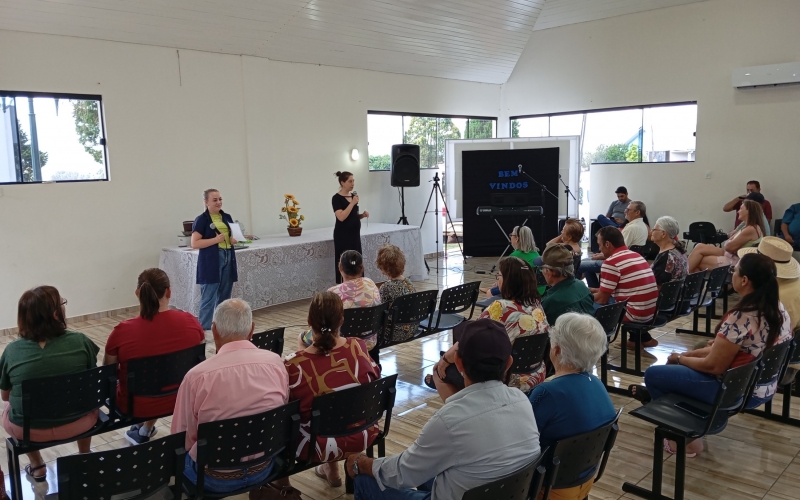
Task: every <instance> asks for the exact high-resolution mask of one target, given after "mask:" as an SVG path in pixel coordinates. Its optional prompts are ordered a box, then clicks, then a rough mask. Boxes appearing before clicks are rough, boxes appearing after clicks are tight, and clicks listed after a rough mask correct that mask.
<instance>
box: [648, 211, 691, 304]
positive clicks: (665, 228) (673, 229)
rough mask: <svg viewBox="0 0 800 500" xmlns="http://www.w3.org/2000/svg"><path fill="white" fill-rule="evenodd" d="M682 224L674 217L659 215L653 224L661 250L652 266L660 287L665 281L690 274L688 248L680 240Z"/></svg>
mask: <svg viewBox="0 0 800 500" xmlns="http://www.w3.org/2000/svg"><path fill="white" fill-rule="evenodd" d="M680 230H681V229H680V226H679V225H678V221H677V220H675V218H674V217H670V216H668V215H666V216H664V217H659V219H658V220H657V221H656V225H655V226H653V231H652V238H651V239H652V240H653V243H655V244H656V245H658V248H659V252H658V256H656V258H655V260H654V261H653V263H652V264H651V265H650V268H651V269H652V270H653V274H654V275H655V276H656V284H657V285H658V288H661V285H663V284H664V283H669V282H670V281H673V280H679V279H681V278H684V277H686V275H687V274H689V259H687V257H686V248H684V246H683V243H681V242H680V241H678V235H679V234H680Z"/></svg>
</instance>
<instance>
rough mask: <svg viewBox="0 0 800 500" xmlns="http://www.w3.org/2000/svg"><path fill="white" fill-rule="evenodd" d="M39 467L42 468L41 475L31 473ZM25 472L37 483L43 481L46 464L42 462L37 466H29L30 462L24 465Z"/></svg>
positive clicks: (45, 478)
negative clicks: (42, 472)
mask: <svg viewBox="0 0 800 500" xmlns="http://www.w3.org/2000/svg"><path fill="white" fill-rule="evenodd" d="M40 469H44V474H42V475H41V476H35V475H33V473H34V472H36V471H37V470H40ZM25 474H27V475H29V476H30V477H32V478H33V480H34V481H36V482H37V483H43V482H45V481H47V464H42V465H39V466H37V467H31V464H28V465H26V466H25Z"/></svg>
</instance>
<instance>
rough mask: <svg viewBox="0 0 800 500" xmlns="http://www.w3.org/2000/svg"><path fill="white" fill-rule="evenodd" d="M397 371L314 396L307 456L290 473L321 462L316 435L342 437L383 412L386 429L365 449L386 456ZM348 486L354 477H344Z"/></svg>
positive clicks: (369, 424) (349, 488)
mask: <svg viewBox="0 0 800 500" xmlns="http://www.w3.org/2000/svg"><path fill="white" fill-rule="evenodd" d="M396 386H397V374H394V375H390V376H388V377H382V378H380V379H378V380H375V381H374V382H370V383H369V384H363V385H359V386H357V387H350V388H349V389H344V390H341V391H333V392H329V393H328V394H323V395H321V396H317V397H315V398H314V402H313V404H312V407H311V426H310V431H309V434H310V436H309V440H308V442H309V443H310V444H309V447H308V450H309V451H308V457H307V458H306V461H305V462H303V463H300V462H298V463H297V464H296V465H295V466H294V467H293V468H292V469H291V470H290V471H289V472H288V473H287V474H284V476H288V475H291V474H296V473H298V472H302V471H304V470H307V469H310V468H312V467H315V466H316V465H319V464H318V463H315V462H314V459H315V457H316V453H315V451H314V446H315V443H316V442H317V437H332V438H336V437H342V436H350V435H352V434H357V433H360V432H361V431H363V430H365V429H369V428H370V427H372V426H373V425H375V423H377V422H378V421H379V420H380V419H381V418H382V417H384V414H385V416H386V418H385V419H384V421H383V429H381V431H380V432H379V433H378V436H377V437H376V438H375V440H374V441H373V442H372V445H371V446H369V447H368V448H367V449H366V454H367V456H368V457H370V458H372V457H373V454H374V453H373V448H374V447H375V446H377V447H378V456H379V457H383V456H386V436H388V435H389V427H390V426H391V423H392V408H394V400H395V396H396V394H397V389H396ZM345 490H346V492H347V493H353V480H352V478H351V477H350V476H349V475H348V476H346V477H345Z"/></svg>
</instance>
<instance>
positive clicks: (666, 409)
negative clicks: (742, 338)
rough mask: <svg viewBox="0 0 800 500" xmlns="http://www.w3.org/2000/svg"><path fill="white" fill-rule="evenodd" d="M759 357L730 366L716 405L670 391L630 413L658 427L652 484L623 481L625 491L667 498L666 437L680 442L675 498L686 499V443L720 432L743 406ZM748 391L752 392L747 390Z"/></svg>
mask: <svg viewBox="0 0 800 500" xmlns="http://www.w3.org/2000/svg"><path fill="white" fill-rule="evenodd" d="M760 362H761V360H760V359H756V360H753V361H751V362H750V363H747V364H745V365H742V366H738V367H736V368H731V369H729V370H728V371H727V372H725V374H724V375H723V377H722V382H721V383H720V388H719V391H717V397H716V398H715V400H714V404H707V403H704V402H702V401H698V400H696V399H693V398H690V397H687V396H682V395H680V394H667V395H665V396H663V397H660V398H658V399H655V400H653V401H651V402H649V403H648V404H646V405H644V406H642V407H639V408H636V409H635V410H632V411H631V412H630V415H633V416H634V417H636V418H640V419H642V420H645V421H647V422H650V423H652V424H655V425H656V426H657V427H656V429H655V437H654V440H653V452H654V453H653V483H652V485H653V486H652V490H648V489H646V488H643V487H641V486H637V485H635V484H632V483H624V484H623V485H622V491H624V492H626V493H631V494H634V495H636V496H639V497H642V498H657V499H664V498H667V497H665V496H663V495H662V494H661V483H662V480H663V467H664V445H663V441H664V439H671V440H674V441H675V442H677V444H678V449H677V451H676V453H675V500H683V494H684V491H683V490H684V484H685V481H686V445H687V444H688V443H689V442H690V441H694V440H695V439H700V438H702V437H703V436H705V435H707V434H716V433H718V432H721V431H722V430H723V429H724V428H725V426H726V425H727V423H728V419H729V418H730V417H731V416H733V414H735V413H736V412H737V411H739V410H741V409H742V408H743V407H744V402H745V400H746V398H747V396H748V395H749V393H750V392H752V390H753V386H754V385H755V381H756V379H757V377H758V369H757V367H758V365H759V363H760ZM748 391H749V392H748ZM677 405H681V406H683V407H684V408H686V405H688V407H689V408H690V409H691V408H692V407H693V411H694V409H696V410H697V411H699V412H700V413H702V415H701V416H697V415H694V414H692V413H689V411H687V410H684V409H682V408H680V407H678V406H677Z"/></svg>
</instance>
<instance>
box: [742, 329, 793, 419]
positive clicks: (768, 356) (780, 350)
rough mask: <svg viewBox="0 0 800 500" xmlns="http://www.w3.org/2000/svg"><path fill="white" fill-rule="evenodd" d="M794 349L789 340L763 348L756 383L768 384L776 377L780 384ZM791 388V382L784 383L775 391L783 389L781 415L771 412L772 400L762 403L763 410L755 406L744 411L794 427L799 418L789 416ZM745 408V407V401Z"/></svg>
mask: <svg viewBox="0 0 800 500" xmlns="http://www.w3.org/2000/svg"><path fill="white" fill-rule="evenodd" d="M796 349H797V344H796V342H795V341H794V340H791V341H789V342H783V343H781V344H778V345H775V346H772V347H770V348H769V349H767V350H765V351H764V354H763V356H762V357H761V368H760V371H759V374H758V380H757V381H756V385H762V384H768V383H770V382H772V381H774V380H776V379H777V380H778V384H780V381H781V379H783V376H784V374H786V370H787V368H788V367H789V362H790V361H791V359H792V357H793V355H794V353H795V350H796ZM787 386H788V387H787ZM791 388H792V384H786V385H784V386H779V387H778V389H777V390H776V392H775V393H776V394H777V393H778V391H781V390H782V389H783V411H782V414H781V415H776V414H773V413H772V400H769V401H767V402H766V403H764V409H763V410H757V409H756V408H752V409H745V413H749V414H751V415H756V416H759V417H764V418H766V419H768V420H776V421H778V422H782V423H785V424H789V425H793V426H795V427H800V420H798V419H792V418H791V416H790V411H791V397H792V396H791ZM750 397H752V394H750V396H749V397H748V400H749V399H750ZM773 397H774V395H773ZM748 402H749V401H748ZM745 408H747V403H745Z"/></svg>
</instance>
